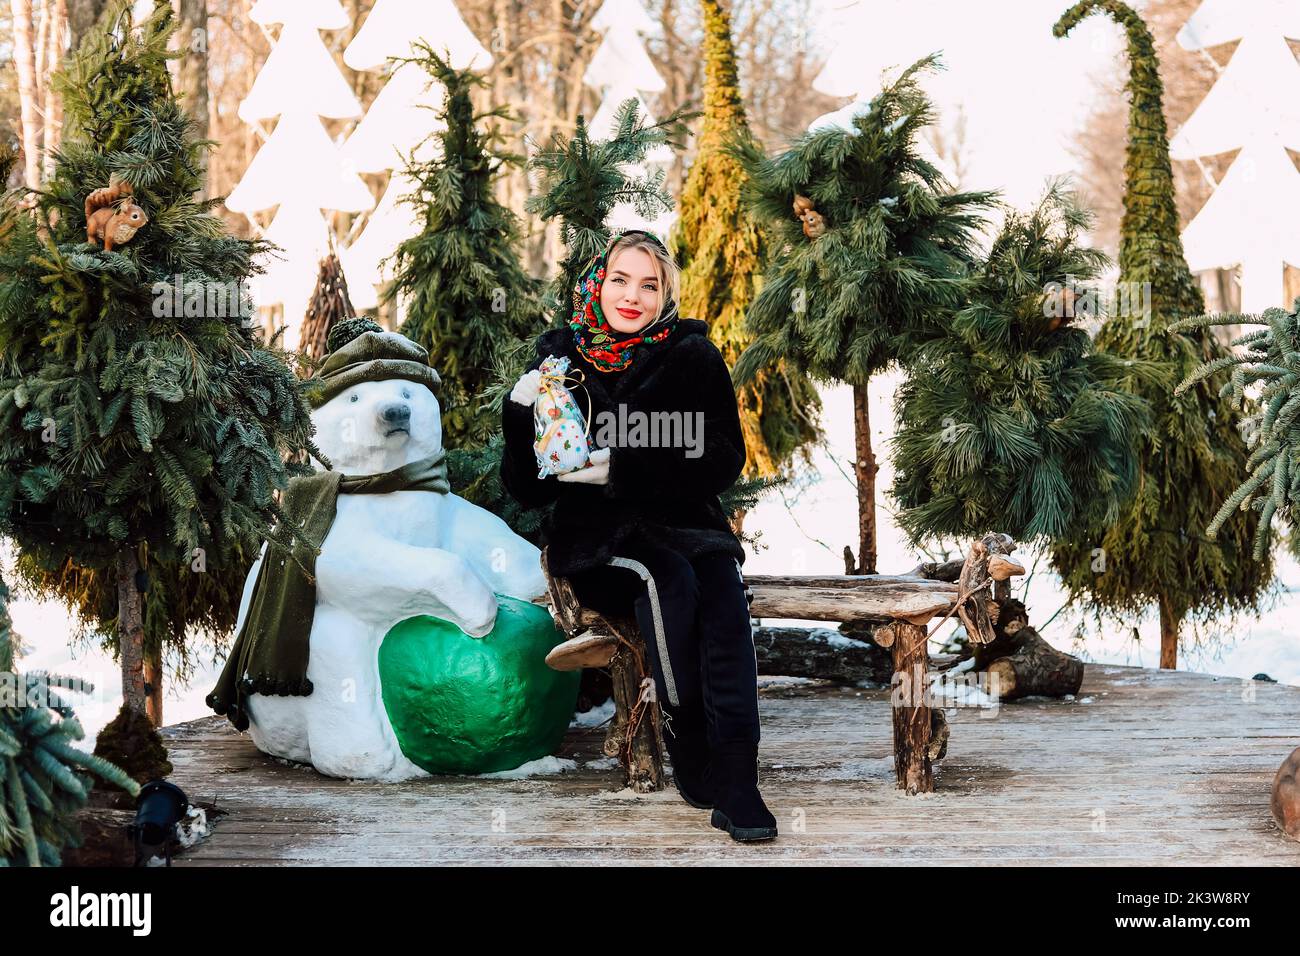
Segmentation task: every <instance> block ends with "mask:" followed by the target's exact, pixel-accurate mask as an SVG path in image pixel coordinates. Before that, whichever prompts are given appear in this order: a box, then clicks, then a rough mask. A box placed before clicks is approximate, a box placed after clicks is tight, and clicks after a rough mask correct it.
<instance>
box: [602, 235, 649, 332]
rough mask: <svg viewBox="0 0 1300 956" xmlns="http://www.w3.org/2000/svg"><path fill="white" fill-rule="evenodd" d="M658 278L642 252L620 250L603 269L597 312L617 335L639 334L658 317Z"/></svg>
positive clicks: (637, 250) (646, 254)
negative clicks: (621, 333)
mask: <svg viewBox="0 0 1300 956" xmlns="http://www.w3.org/2000/svg"><path fill="white" fill-rule="evenodd" d="M661 294H662V290H661V289H660V282H659V276H658V274H657V273H656V272H655V261H654V259H653V258H652V257H651V256H650V253H648V252H646V251H645V250H644V249H620V250H618V251H617V252H615V253H614V255H613V257H612V258H611V259H610V261H609V264H608V265H607V266H606V267H605V281H604V283H603V284H602V285H601V287H600V311H601V312H603V313H604V314H605V321H606V322H608V323H609V324H610V327H611V328H613V329H614V330H616V331H618V332H639V331H640V330H641V329H643V328H645V327H646V326H647V325H649V324H650V323H651V322H653V321H654V318H655V316H656V315H658V314H659V296H660V295H661Z"/></svg>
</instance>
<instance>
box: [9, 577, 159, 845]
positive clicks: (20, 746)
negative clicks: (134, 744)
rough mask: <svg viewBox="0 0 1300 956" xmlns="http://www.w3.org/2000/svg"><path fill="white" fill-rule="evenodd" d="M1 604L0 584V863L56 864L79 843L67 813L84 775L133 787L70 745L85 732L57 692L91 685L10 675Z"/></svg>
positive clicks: (12, 656) (80, 795) (82, 789)
mask: <svg viewBox="0 0 1300 956" xmlns="http://www.w3.org/2000/svg"><path fill="white" fill-rule="evenodd" d="M8 602H9V589H8V588H7V587H6V586H5V584H4V582H3V581H0V866H9V865H18V866H23V865H26V866H58V865H59V863H60V860H61V857H62V854H63V850H64V848H65V847H68V846H72V847H77V846H80V845H81V837H80V834H79V833H78V832H77V826H76V821H75V815H76V812H77V811H78V810H79V809H81V808H82V807H83V806H85V805H86V801H87V799H88V798H89V795H90V789H91V780H92V778H91V774H95V775H97V776H99V777H100V778H101V779H103V780H105V781H108V782H109V783H111V784H113V785H114V786H118V787H121V788H122V789H123V790H125V791H126V792H127V793H129V794H130V795H131V796H135V795H136V794H137V793H138V792H139V787H138V785H137V784H136V783H135V782H134V781H133V780H132V779H131V778H130V777H128V776H127V775H126V774H125V773H124V772H123V771H122V770H121V769H119V768H118V767H115V766H113V765H112V764H111V763H109V762H107V761H105V760H103V759H101V758H99V757H96V756H93V755H91V754H88V753H86V752H85V751H84V750H81V749H80V748H78V747H77V746H76V742H77V741H78V740H81V739H82V738H84V737H85V731H83V730H82V728H81V723H80V721H78V720H77V717H76V714H75V713H74V712H73V710H72V708H71V707H70V706H69V705H68V704H67V703H66V702H65V701H64V700H63V698H62V695H61V693H60V692H61V691H64V690H69V691H74V692H81V693H90V692H91V691H92V690H93V689H94V688H92V687H91V686H90V685H89V684H86V683H84V682H82V681H79V680H77V679H75V678H70V677H60V676H58V675H55V674H45V673H41V672H36V673H30V674H20V673H18V668H17V664H16V661H17V656H18V655H17V647H16V644H17V638H16V637H15V635H14V633H13V622H12V621H11V620H10V618H9V610H8Z"/></svg>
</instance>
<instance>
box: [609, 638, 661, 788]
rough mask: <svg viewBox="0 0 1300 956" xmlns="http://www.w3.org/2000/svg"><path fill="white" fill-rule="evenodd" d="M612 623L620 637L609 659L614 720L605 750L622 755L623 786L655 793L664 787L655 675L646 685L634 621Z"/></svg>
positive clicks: (642, 651)
mask: <svg viewBox="0 0 1300 956" xmlns="http://www.w3.org/2000/svg"><path fill="white" fill-rule="evenodd" d="M610 626H611V629H612V630H613V631H614V632H615V633H616V634H618V635H619V637H620V638H621V640H620V643H619V647H618V650H617V651H616V652H615V654H614V658H613V660H611V661H610V662H609V669H610V676H611V678H612V682H613V685H614V719H613V720H612V721H610V726H609V730H608V732H607V733H606V735H605V745H604V752H605V755H606V756H608V757H618V758H619V761H620V763H621V764H622V766H623V783H624V786H626V787H629V788H630V789H632V790H634V791H635V792H637V793H653V792H655V791H657V790H663V789H664V787H665V781H664V764H663V752H664V746H663V738H662V736H661V730H660V723H659V722H660V716H661V715H660V709H659V702H658V700H656V699H655V698H654V683H653V681H654V678H653V677H649V678H648V679H649V680H650V681H651V683H650V686H649V688H648V689H647V688H645V681H646V680H647V677H644V676H642V675H643V674H648V668H646V667H645V659H646V658H645V647H644V645H643V644H642V642H641V639H640V635H639V634H638V633H637V629H636V626H635V624H633V623H631V622H625V621H619V622H614V621H611V622H610Z"/></svg>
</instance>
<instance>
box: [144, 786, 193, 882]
mask: <svg viewBox="0 0 1300 956" xmlns="http://www.w3.org/2000/svg"><path fill="white" fill-rule="evenodd" d="M189 806H190V801H189V798H188V797H187V796H185V791H183V790H182V789H181V788H180V787H178V786H176V784H174V783H168V782H167V781H166V780H151V781H149V782H148V783H146V784H145V785H144V786H143V787H141V788H140V796H138V797H136V801H135V823H133V824H132V825H131V836H132V838H133V839H134V840H135V862H136V866H139V865H140V863H141V862H142V861H143V860H145V859H148V858H149V857H153V856H157V855H158V853H157V851H158V850H159V849H161V850H162V855H163V858H164V859H165V860H166V861H167V865H168V866H171V865H172V851H171V844H172V838H173V837H174V836H175V835H176V824H178V823H179V822H180V821H181V820H183V819H184V818H185V812H186V811H187V810H188V809H189Z"/></svg>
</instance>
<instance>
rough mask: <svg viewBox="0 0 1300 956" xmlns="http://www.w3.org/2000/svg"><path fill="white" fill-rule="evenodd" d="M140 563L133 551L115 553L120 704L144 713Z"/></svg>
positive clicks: (125, 549) (130, 549)
mask: <svg viewBox="0 0 1300 956" xmlns="http://www.w3.org/2000/svg"><path fill="white" fill-rule="evenodd" d="M139 570H140V562H139V561H138V560H137V558H136V553H135V548H134V547H127V548H123V549H122V550H121V551H119V552H118V553H117V635H118V647H119V653H120V654H121V657H122V705H123V706H124V707H126V708H128V709H130V710H133V711H135V712H136V713H140V714H144V713H147V708H146V703H145V690H144V614H143V611H142V608H141V603H140V591H139V590H138V588H137V586H136V575H137V573H138V572H139Z"/></svg>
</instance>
